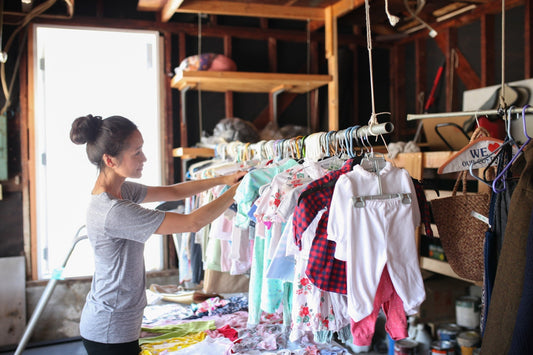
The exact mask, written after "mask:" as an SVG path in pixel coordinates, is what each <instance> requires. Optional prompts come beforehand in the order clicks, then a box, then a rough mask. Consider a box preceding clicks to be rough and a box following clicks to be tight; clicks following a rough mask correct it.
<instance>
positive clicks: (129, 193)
mask: <svg viewBox="0 0 533 355" xmlns="http://www.w3.org/2000/svg"><path fill="white" fill-rule="evenodd" d="M146 192H147V187H146V186H145V185H143V184H139V183H136V182H133V181H125V182H124V183H123V184H122V188H121V193H122V197H123V198H124V199H126V200H130V201H133V202H135V203H141V202H143V200H144V198H145V197H146Z"/></svg>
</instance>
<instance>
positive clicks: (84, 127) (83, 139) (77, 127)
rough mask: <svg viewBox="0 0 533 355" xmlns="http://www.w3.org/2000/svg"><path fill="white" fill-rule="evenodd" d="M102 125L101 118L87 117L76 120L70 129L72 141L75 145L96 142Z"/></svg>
mask: <svg viewBox="0 0 533 355" xmlns="http://www.w3.org/2000/svg"><path fill="white" fill-rule="evenodd" d="M102 123H103V121H102V117H100V116H93V115H87V116H82V117H78V118H76V119H75V120H74V122H73V123H72V127H71V129H70V140H71V141H72V142H73V143H75V144H85V143H92V142H94V141H96V138H97V137H98V132H99V131H100V127H101V126H102Z"/></svg>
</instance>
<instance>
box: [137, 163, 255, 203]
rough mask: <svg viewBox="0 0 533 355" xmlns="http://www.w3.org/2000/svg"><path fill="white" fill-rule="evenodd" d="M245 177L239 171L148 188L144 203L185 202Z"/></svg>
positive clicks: (243, 173) (242, 172)
mask: <svg viewBox="0 0 533 355" xmlns="http://www.w3.org/2000/svg"><path fill="white" fill-rule="evenodd" d="M244 175H246V172H245V171H239V172H236V173H234V174H231V175H224V176H217V177H214V178H210V179H202V180H194V181H185V182H180V183H178V184H174V185H168V186H148V189H147V191H146V196H145V198H144V200H143V203H144V202H161V201H178V200H183V199H184V198H187V197H190V196H194V195H196V194H198V193H200V192H203V191H205V190H209V189H210V188H212V187H215V186H217V185H233V184H235V183H236V182H237V181H239V180H240V179H241V178H242V177H243V176H244Z"/></svg>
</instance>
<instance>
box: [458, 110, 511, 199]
mask: <svg viewBox="0 0 533 355" xmlns="http://www.w3.org/2000/svg"><path fill="white" fill-rule="evenodd" d="M513 108H514V106H511V107H509V108H508V110H507V121H506V125H505V129H506V134H507V137H506V139H505V141H504V142H503V143H502V144H501V145H500V146H499V147H497V149H495V150H494V151H492V152H491V153H490V154H489V155H488V156H486V157H482V158H481V159H477V160H473V161H472V162H471V163H470V165H469V166H468V171H469V173H470V175H471V176H472V177H473V178H474V179H476V180H478V181H480V182H482V183H483V184H485V185H488V186H490V187H491V188H492V181H489V180H488V179H487V177H486V174H487V170H488V169H489V168H490V167H491V166H493V164H494V163H496V161H497V160H498V159H499V158H500V157H501V154H502V153H504V152H505V150H504V149H503V148H504V147H506V146H509V145H513V144H514V145H516V143H515V141H514V139H513V137H512V136H511V113H512V110H513ZM476 120H477V115H476ZM478 125H479V124H478ZM487 161H488V163H487ZM482 166H485V169H484V170H483V177H480V176H478V175H477V174H474V171H473V170H474V169H477V168H480V167H482Z"/></svg>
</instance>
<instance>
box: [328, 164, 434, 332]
mask: <svg viewBox="0 0 533 355" xmlns="http://www.w3.org/2000/svg"><path fill="white" fill-rule="evenodd" d="M380 177H381V186H382V193H410V196H411V203H409V204H404V203H402V201H401V199H400V198H393V199H383V200H382V199H376V200H366V206H365V207H361V208H359V207H354V204H353V200H352V197H353V196H367V195H377V194H379V185H378V179H377V175H376V174H375V173H372V172H369V171H366V170H365V169H364V168H363V167H361V166H360V165H356V166H355V167H354V169H353V171H351V172H349V173H347V174H345V175H342V176H341V177H339V180H338V181H337V183H336V185H335V190H334V192H333V197H332V201H331V207H330V213H329V221H328V228H327V230H328V239H330V240H332V241H335V242H336V243H337V247H336V248H335V258H337V259H339V260H345V261H346V263H347V264H346V270H347V284H346V285H347V296H348V313H349V314H350V316H351V317H352V319H353V320H354V321H355V322H357V321H360V320H361V319H363V318H365V317H366V316H368V315H369V314H370V313H371V312H372V310H373V302H374V297H375V294H376V290H377V286H378V284H379V280H380V277H381V274H382V272H383V268H384V266H385V264H387V265H388V270H389V273H390V277H391V280H392V283H393V285H394V288H395V290H396V292H397V293H398V295H399V296H400V298H401V299H402V301H403V305H404V310H405V312H406V313H407V314H408V315H411V314H414V313H417V311H418V308H419V306H420V304H421V303H422V302H423V301H424V299H425V290H424V284H423V281H422V275H421V273H420V267H419V264H418V253H417V250H416V243H415V238H414V235H415V228H416V227H417V226H418V225H419V223H420V210H419V208H418V202H417V199H416V192H415V189H414V185H413V182H412V180H411V178H410V176H409V174H408V173H407V171H406V170H404V169H399V168H395V167H393V166H392V165H391V164H390V163H389V162H387V163H386V165H385V167H384V168H383V169H382V170H381V171H380Z"/></svg>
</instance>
